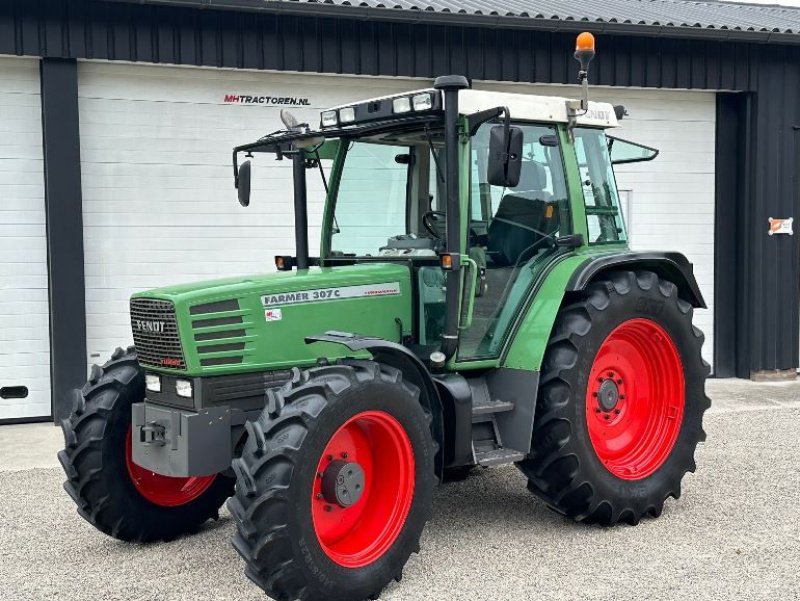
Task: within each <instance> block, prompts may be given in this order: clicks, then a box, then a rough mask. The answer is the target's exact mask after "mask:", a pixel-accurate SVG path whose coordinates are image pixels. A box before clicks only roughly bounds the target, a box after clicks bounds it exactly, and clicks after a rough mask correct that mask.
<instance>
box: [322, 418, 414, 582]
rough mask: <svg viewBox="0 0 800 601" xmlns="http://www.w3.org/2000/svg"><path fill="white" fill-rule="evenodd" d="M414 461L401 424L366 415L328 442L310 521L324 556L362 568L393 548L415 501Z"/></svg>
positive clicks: (346, 564)
mask: <svg viewBox="0 0 800 601" xmlns="http://www.w3.org/2000/svg"><path fill="white" fill-rule="evenodd" d="M415 479H416V474H415V460H414V450H413V447H412V445H411V441H410V439H409V437H408V434H407V433H406V430H405V428H404V427H403V425H402V424H401V423H400V422H399V421H398V420H397V419H396V418H395V417H394V416H392V415H390V414H389V413H386V412H384V411H363V412H361V413H358V414H357V415H354V416H353V417H351V418H350V419H349V420H347V421H346V422H345V423H344V424H342V426H341V427H340V428H339V429H338V430H337V431H336V432H335V433H334V434H333V436H332V437H331V438H330V439H329V440H328V443H327V445H326V446H325V449H324V450H323V452H322V456H321V457H320V461H319V463H318V464H317V470H316V474H315V476H314V482H313V484H312V487H311V517H312V522H313V524H314V531H315V533H316V535H317V539H318V541H319V543H320V545H321V547H322V550H323V551H324V552H325V554H326V555H327V556H328V557H329V558H330V559H331V560H332V561H334V562H335V563H337V564H339V565H340V566H343V567H345V568H363V567H365V566H367V565H369V564H371V563H373V562H374V561H376V560H377V559H379V558H380V557H382V556H383V555H385V554H386V552H387V551H388V550H389V549H391V548H392V546H393V545H394V544H395V542H396V541H397V538H398V537H399V536H400V533H401V531H402V530H403V525H404V524H405V521H406V517H407V516H408V514H409V511H410V509H411V504H412V501H413V499H414V486H415Z"/></svg>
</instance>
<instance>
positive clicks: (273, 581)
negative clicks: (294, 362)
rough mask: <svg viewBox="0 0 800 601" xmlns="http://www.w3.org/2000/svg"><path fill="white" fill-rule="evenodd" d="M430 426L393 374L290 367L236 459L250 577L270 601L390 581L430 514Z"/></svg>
mask: <svg viewBox="0 0 800 601" xmlns="http://www.w3.org/2000/svg"><path fill="white" fill-rule="evenodd" d="M430 424H431V416H430V414H429V413H428V412H427V411H425V410H424V409H423V407H422V406H421V405H420V403H419V391H418V390H417V389H416V388H414V387H413V386H410V385H409V384H407V383H406V382H405V381H404V380H403V378H402V375H401V373H400V372H399V371H398V370H395V369H393V368H390V367H387V366H384V365H380V364H378V363H373V362H369V361H351V362H345V363H342V364H338V365H331V366H325V367H317V368H313V369H310V370H308V371H304V372H300V371H297V370H296V371H295V374H294V377H293V379H292V381H291V382H289V383H288V384H287V385H286V386H285V387H284V388H283V389H281V390H280V391H278V392H275V393H273V394H272V395H271V397H270V399H269V403H268V406H267V408H266V409H265V410H264V412H263V413H262V415H261V417H259V419H258V420H257V421H255V422H251V423H248V424H247V426H246V427H247V431H248V436H247V439H246V442H245V445H244V448H243V452H242V455H241V457H240V458H238V459H236V460H235V461H234V463H233V466H234V471H235V472H236V476H237V484H236V495H235V496H234V497H233V498H232V499H231V500H230V501H229V503H228V507H229V509H230V511H231V514H232V515H233V517H234V520H235V522H236V525H237V528H238V531H237V534H236V536H235V537H234V542H233V544H234V547H235V548H236V550H237V551H238V552H239V554H240V555H241V556H242V557H243V558H244V560H245V562H246V570H245V573H246V574H247V576H248V577H249V578H250V579H251V580H253V581H254V582H255V583H256V584H258V585H259V586H260V587H261V588H263V589H264V590H265V591H266V592H267V594H269V595H270V596H271V597H273V598H274V599H277V600H279V601H295V600H296V599H300V600H301V601H363V600H364V599H366V598H368V597H372V598H377V596H378V594H379V593H380V592H381V590H382V589H383V587H384V586H386V584H387V583H389V582H390V581H391V580H392V579H397V580H399V579H400V577H401V576H402V571H403V567H404V566H405V564H406V562H407V561H408V558H409V556H410V555H411V553H413V552H416V551H418V550H419V538H420V535H421V534H422V529H423V527H424V526H425V522H426V521H427V519H428V515H429V513H430V508H431V500H432V494H433V486H434V483H435V476H434V463H433V459H434V455H435V446H434V444H433V440H432V437H431V430H430Z"/></svg>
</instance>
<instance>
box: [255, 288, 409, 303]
mask: <svg viewBox="0 0 800 601" xmlns="http://www.w3.org/2000/svg"><path fill="white" fill-rule="evenodd" d="M399 294H400V282H389V283H386V284H366V285H363V286H339V287H336V288H316V289H314V290H299V291H297V292H279V293H276V294H266V295H264V296H262V297H261V303H262V304H263V305H264V307H265V308H266V307H278V306H285V305H298V304H301V303H317V302H322V301H332V300H340V299H343V298H366V297H372V296H397V295H399Z"/></svg>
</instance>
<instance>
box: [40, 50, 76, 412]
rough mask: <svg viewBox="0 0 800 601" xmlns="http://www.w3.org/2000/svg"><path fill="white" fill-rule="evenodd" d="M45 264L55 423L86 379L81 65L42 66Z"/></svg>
mask: <svg viewBox="0 0 800 601" xmlns="http://www.w3.org/2000/svg"><path fill="white" fill-rule="evenodd" d="M40 73H41V86H42V88H41V90H42V135H43V147H44V189H45V211H46V213H47V264H48V277H49V285H50V374H51V390H52V395H53V418H54V419H55V420H56V421H59V420H61V419H63V418H65V417H67V416H68V415H69V412H70V410H71V402H72V401H71V399H72V396H71V394H70V391H71V390H72V389H73V388H79V387H80V386H82V385H83V383H84V380H85V379H86V303H85V284H84V282H85V280H84V273H83V207H82V196H81V153H80V137H79V136H80V133H79V129H80V128H79V122H78V65H77V62H76V61H75V60H72V59H59V58H45V59H43V60H42V62H41V71H40Z"/></svg>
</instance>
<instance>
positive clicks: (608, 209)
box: [575, 128, 626, 244]
mask: <svg viewBox="0 0 800 601" xmlns="http://www.w3.org/2000/svg"><path fill="white" fill-rule="evenodd" d="M575 154H576V155H577V158H578V167H579V169H580V175H581V182H582V186H581V187H582V188H583V200H584V202H585V204H586V225H587V227H588V231H589V244H613V243H619V242H624V241H625V240H626V235H625V224H624V223H623V220H622V213H621V211H620V208H619V194H618V193H617V182H616V180H615V179H614V170H613V168H612V166H611V158H610V157H609V152H608V143H607V141H606V136H605V134H604V133H603V132H602V131H601V130H598V129H589V128H576V129H575Z"/></svg>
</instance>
